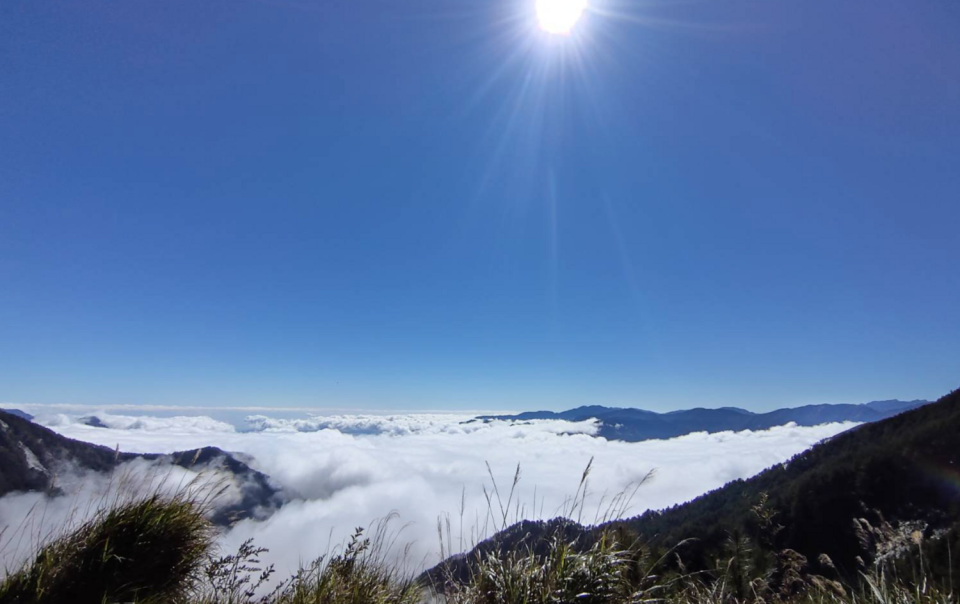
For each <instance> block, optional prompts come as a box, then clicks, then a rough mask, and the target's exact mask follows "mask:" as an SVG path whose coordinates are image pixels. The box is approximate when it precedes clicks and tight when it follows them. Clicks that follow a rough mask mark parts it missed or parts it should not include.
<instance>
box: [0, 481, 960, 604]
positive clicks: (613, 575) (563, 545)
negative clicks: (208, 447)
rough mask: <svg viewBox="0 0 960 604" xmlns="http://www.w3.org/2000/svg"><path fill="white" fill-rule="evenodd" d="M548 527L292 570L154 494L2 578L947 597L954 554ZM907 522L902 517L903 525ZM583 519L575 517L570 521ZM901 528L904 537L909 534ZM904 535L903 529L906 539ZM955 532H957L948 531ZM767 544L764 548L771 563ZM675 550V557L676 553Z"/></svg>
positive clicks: (355, 593)
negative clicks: (431, 551) (451, 568)
mask: <svg viewBox="0 0 960 604" xmlns="http://www.w3.org/2000/svg"><path fill="white" fill-rule="evenodd" d="M754 513H755V517H756V520H757V522H758V523H759V524H760V525H761V526H763V527H764V529H765V530H766V531H767V532H768V534H769V535H770V536H771V537H773V536H774V535H775V533H776V532H777V529H778V525H776V523H775V517H776V514H775V512H773V511H771V510H769V509H768V508H767V507H766V504H765V501H760V502H758V503H757V505H755V506H754ZM548 524H549V525H550V526H552V527H553V528H552V529H551V531H550V533H549V536H548V537H547V539H546V540H537V541H536V543H534V542H521V543H520V544H514V545H513V546H511V549H506V548H503V547H500V548H497V547H494V548H492V549H487V550H484V551H483V553H478V552H479V550H477V552H475V553H473V554H471V555H470V556H472V559H471V560H469V562H470V564H469V565H468V568H469V569H470V570H469V572H468V573H467V575H466V576H465V577H462V578H455V577H453V576H452V575H446V576H445V575H444V574H443V572H442V570H443V568H444V567H440V569H441V572H439V573H434V574H425V575H423V576H421V577H420V578H417V577H415V576H413V574H412V573H410V572H407V571H404V570H401V568H402V567H399V566H396V565H394V564H392V563H391V562H390V561H389V560H388V551H389V549H390V547H391V544H392V541H391V537H390V533H389V532H388V531H387V522H382V523H380V524H378V525H377V526H376V527H375V528H374V530H373V532H372V534H371V535H369V536H368V535H366V534H365V533H364V531H362V530H359V529H358V530H357V531H356V532H355V534H354V535H353V538H352V539H351V540H350V542H349V543H348V544H347V545H346V546H345V547H344V548H343V549H342V550H341V551H339V552H338V553H336V554H334V555H332V556H330V557H329V558H326V559H324V558H321V559H319V560H316V561H314V562H313V563H312V564H310V565H308V566H307V567H305V568H303V569H301V570H300V571H299V572H298V573H296V574H295V575H294V576H292V577H289V578H287V579H286V580H274V579H276V578H275V577H274V576H273V575H274V571H273V568H272V567H270V566H267V567H264V566H263V565H261V564H260V561H259V560H260V556H261V555H262V554H263V553H264V550H262V549H259V548H257V547H255V546H254V545H253V544H252V543H249V542H248V543H245V544H243V545H242V546H241V547H240V549H239V551H237V552H236V553H234V554H230V555H217V553H216V548H215V546H214V542H213V539H212V536H213V532H212V528H211V526H210V525H209V524H208V522H207V521H206V520H205V510H204V505H203V503H202V502H199V501H197V500H196V499H192V498H190V497H188V496H184V495H174V496H172V497H161V496H159V495H154V496H150V497H147V498H144V499H140V500H137V501H128V502H122V503H119V504H118V505H116V506H114V507H112V508H111V509H107V510H103V511H101V512H99V513H97V514H96V515H95V516H94V518H92V519H91V520H90V521H88V522H86V523H84V524H83V525H82V526H80V527H79V528H78V529H76V530H74V531H73V532H70V533H68V534H65V535H63V536H61V537H60V538H58V539H55V540H53V541H52V542H50V543H48V544H47V545H45V546H44V547H42V548H41V549H40V550H39V551H38V552H37V553H36V555H35V556H34V557H33V558H32V559H31V560H30V561H29V562H28V563H27V564H25V565H24V566H23V567H22V568H21V569H19V570H18V571H17V572H13V573H11V574H9V575H8V576H7V577H6V579H4V580H3V582H2V583H0V602H2V603H4V604H6V603H11V604H12V603H17V604H27V603H30V604H47V603H50V604H53V603H59V602H76V603H87V602H89V603H92V604H93V603H96V604H104V603H112V602H118V603H119V602H138V603H142V604H153V603H160V602H170V603H174V604H176V603H183V604H307V603H312V604H341V603H343V604H362V603H363V604H365V603H369V604H415V603H417V602H438V603H445V604H552V603H558V604H559V603H564V602H570V603H574V602H583V603H587V604H593V603H600V602H613V603H623V604H626V603H641V602H643V603H655V602H663V603H664V604H739V603H757V604H760V603H797V604H800V603H811V604H812V603H818V604H819V603H836V604H841V603H842V604H859V603H865V604H866V603H872V604H900V603H903V604H906V603H918V604H919V603H922V604H927V603H929V604H948V603H952V602H955V601H956V596H955V594H954V592H953V573H952V568H951V567H952V556H951V555H950V550H949V549H948V550H947V556H948V558H950V559H949V560H948V561H946V566H944V565H939V566H940V567H943V568H946V570H947V572H946V574H945V575H943V574H940V573H938V572H936V571H934V570H933V568H935V567H937V566H938V565H936V564H931V559H930V558H929V556H930V555H931V553H933V554H934V555H939V554H936V552H938V551H940V550H939V549H938V545H940V544H942V542H941V541H940V539H942V538H944V537H946V535H944V536H942V537H941V538H940V539H934V540H932V541H930V542H927V541H926V540H924V538H923V537H922V532H921V531H914V532H904V531H903V530H897V528H895V527H889V526H888V527H884V530H882V531H879V532H875V535H874V536H875V537H876V535H880V536H881V538H882V539H885V541H884V540H878V541H874V542H872V543H870V547H871V548H872V550H871V551H869V552H867V551H865V552H864V554H865V558H864V560H867V559H870V560H871V561H870V562H866V561H864V563H863V566H862V568H861V569H860V571H859V572H858V574H857V578H856V580H855V581H846V580H843V579H841V578H840V574H839V573H838V572H837V570H836V569H835V568H834V567H833V564H832V562H831V561H830V560H829V558H827V557H826V556H823V557H821V559H819V560H817V561H815V562H813V563H811V561H808V560H807V559H806V558H805V557H803V556H802V555H800V554H799V553H797V552H796V551H793V550H781V551H777V552H773V551H771V550H769V549H768V548H767V547H766V546H765V545H764V544H763V543H754V542H751V541H750V540H749V539H746V538H741V539H735V538H733V537H730V538H729V539H728V543H727V550H726V555H725V556H724V557H722V558H720V559H718V560H716V564H715V566H714V567H713V568H712V569H709V570H708V571H696V572H695V571H688V570H686V569H685V567H684V565H683V561H682V559H683V556H682V552H683V549H684V546H685V544H684V543H679V544H677V545H676V547H674V548H673V549H672V550H671V551H670V552H669V553H668V554H667V555H664V556H660V557H659V558H656V559H655V558H653V557H652V556H651V550H650V549H649V548H647V547H645V546H644V545H643V544H641V543H639V542H638V541H636V540H633V541H630V542H626V541H625V540H624V538H625V537H624V535H623V534H617V533H616V532H614V531H610V532H606V533H603V535H602V536H601V537H600V538H599V539H595V540H593V542H592V543H591V544H590V545H589V546H587V545H585V543H583V542H582V541H581V539H582V538H584V536H585V535H587V533H582V532H580V533H579V536H577V537H573V538H571V537H570V535H571V531H569V530H568V529H569V528H570V527H571V526H574V523H572V522H569V521H568V522H563V521H557V522H552V523H548ZM899 528H901V529H902V528H904V527H899ZM574 533H577V531H574ZM904 535H905V537H906V539H905V541H904V540H903V539H902V537H903V536H904ZM898 539H899V541H898ZM946 543H947V544H949V541H947V542H946ZM758 556H761V557H767V558H768V560H767V562H768V564H766V565H764V568H763V569H761V567H760V566H758V565H757V564H756V563H755V560H757V559H758ZM668 562H669V563H668Z"/></svg>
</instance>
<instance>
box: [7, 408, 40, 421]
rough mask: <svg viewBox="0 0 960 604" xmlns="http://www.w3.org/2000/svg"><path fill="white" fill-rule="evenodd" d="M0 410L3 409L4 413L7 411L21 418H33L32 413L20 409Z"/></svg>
mask: <svg viewBox="0 0 960 604" xmlns="http://www.w3.org/2000/svg"><path fill="white" fill-rule="evenodd" d="M0 411H4V412H6V413H9V414H10V415H16V416H17V417H22V418H23V419H28V420H32V419H33V416H32V415H30V414H29V413H27V412H26V411H21V410H19V409H0Z"/></svg>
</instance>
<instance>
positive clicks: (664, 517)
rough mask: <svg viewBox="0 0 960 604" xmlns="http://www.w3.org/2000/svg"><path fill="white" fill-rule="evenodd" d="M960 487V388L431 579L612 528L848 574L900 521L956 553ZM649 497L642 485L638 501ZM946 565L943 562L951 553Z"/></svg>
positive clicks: (512, 537) (499, 538)
mask: <svg viewBox="0 0 960 604" xmlns="http://www.w3.org/2000/svg"><path fill="white" fill-rule="evenodd" d="M879 406H880V407H884V406H886V404H885V403H881V404H880V405H879ZM891 407H892V405H891ZM888 409H889V407H888ZM592 412H593V411H591V413H592ZM958 485H960V390H956V391H954V392H952V393H950V394H948V395H946V396H944V397H942V398H941V399H939V400H938V401H936V402H935V403H931V404H927V405H923V406H921V407H919V408H916V409H913V410H910V411H907V412H904V413H901V414H898V415H896V416H894V417H890V418H888V419H885V420H882V421H877V422H875V423H870V424H867V425H864V426H860V427H858V428H856V429H854V430H849V431H847V432H844V433H842V434H839V435H837V436H835V437H833V438H831V439H828V440H826V441H824V442H822V443H820V444H818V445H816V446H814V447H813V448H811V449H809V450H808V451H805V452H803V453H801V454H799V455H797V456H795V457H794V458H792V459H791V460H789V461H788V462H786V463H783V464H779V465H776V466H774V467H772V468H769V469H767V470H765V471H763V472H762V473H760V474H759V475H757V476H755V477H753V478H750V479H747V480H736V481H733V482H731V483H728V484H727V485H726V486H724V487H722V488H720V489H717V490H715V491H711V492H709V493H707V494H705V495H703V496H701V497H698V498H697V499H694V500H693V501H690V502H688V503H685V504H682V505H677V506H674V507H671V508H668V509H665V510H659V511H650V512H647V513H645V514H643V515H641V516H637V517H634V518H628V519H624V520H620V521H616V522H612V523H608V524H605V525H602V526H598V527H583V526H580V525H577V524H575V523H572V522H569V521H564V520H561V519H557V520H552V521H549V522H523V523H520V524H517V525H514V526H512V527H510V528H508V529H507V530H505V531H503V532H501V533H500V534H498V535H496V536H495V537H493V538H492V539H489V540H487V541H485V542H483V543H481V544H480V545H479V546H478V547H477V548H476V549H475V550H474V551H473V552H471V554H470V555H467V556H463V557H458V558H454V559H451V560H448V561H447V562H445V563H444V565H440V566H438V567H436V568H434V569H431V570H430V571H428V573H426V574H427V576H428V577H431V578H432V579H434V580H438V579H439V577H441V575H442V574H443V573H444V572H446V573H447V574H448V576H454V577H459V578H464V577H466V576H467V572H468V570H467V567H466V565H467V561H468V560H474V559H476V556H477V555H478V554H482V553H484V552H492V551H517V550H518V548H520V546H521V545H523V546H525V547H532V548H533V549H534V551H538V550H539V549H540V548H541V545H542V542H543V540H544V538H545V537H548V536H553V535H555V534H557V532H558V531H560V532H561V534H562V535H563V537H564V538H565V539H568V540H573V539H576V540H577V542H578V547H582V548H585V547H589V546H590V545H591V544H592V543H594V542H595V539H596V537H597V536H599V535H600V534H602V533H603V532H604V531H611V530H612V531H615V532H616V533H617V534H619V535H620V536H621V539H623V540H625V541H629V542H634V543H639V544H642V547H643V548H644V549H645V550H647V551H648V552H650V553H652V554H654V556H655V557H656V555H657V554H662V553H664V552H666V551H667V550H669V549H670V548H672V547H673V546H675V545H677V544H679V543H681V542H683V541H684V540H690V541H688V542H687V543H685V544H684V545H683V546H682V547H681V548H680V549H679V550H678V551H677V552H676V553H677V555H678V556H679V559H682V561H683V564H684V565H685V568H687V569H689V570H702V569H711V568H715V565H716V560H718V559H720V558H721V557H723V556H724V555H725V554H726V553H727V548H728V547H729V543H730V538H731V537H735V538H742V537H746V538H747V539H749V540H750V542H751V543H752V544H753V546H754V547H756V549H755V550H754V552H753V554H752V555H753V556H754V557H755V560H754V561H753V562H754V564H756V565H758V566H762V565H763V564H764V557H765V556H767V555H768V554H769V553H770V552H772V551H780V550H783V549H790V550H795V551H797V552H799V553H800V554H802V555H803V556H805V557H806V558H807V559H809V560H816V559H817V558H818V557H819V556H820V554H827V555H828V556H829V557H830V558H831V559H832V560H833V562H834V564H835V565H836V567H837V572H839V573H841V574H842V575H845V576H851V575H854V574H856V572H857V570H858V568H860V563H859V562H858V559H857V558H858V556H859V557H860V559H861V560H862V559H867V560H869V558H870V556H871V555H872V554H873V553H875V552H872V551H871V548H873V547H874V546H875V545H876V544H877V541H878V540H882V539H884V538H889V537H891V534H890V533H891V531H892V529H895V528H896V527H897V526H898V525H900V524H902V523H910V524H903V526H910V527H912V528H911V531H912V530H914V529H919V530H921V532H922V534H923V535H924V536H925V537H927V538H929V537H930V536H933V535H942V534H944V533H945V532H946V533H948V534H949V537H948V538H947V539H946V540H944V539H941V540H940V541H939V542H938V543H939V545H937V547H944V546H945V545H944V544H945V543H947V541H949V542H951V543H952V547H953V548H955V549H956V548H957V547H958V546H960V541H958V539H960V537H958V532H957V530H956V529H957V527H958V526H960V525H958V521H960V498H958V497H957V494H958V490H960V489H958ZM764 496H766V497H768V499H767V501H766V504H765V509H766V510H768V511H770V512H772V513H774V514H775V516H774V517H773V523H772V526H773V527H776V526H780V527H782V528H781V529H777V528H773V529H772V530H771V527H766V528H764V527H761V526H760V523H759V522H758V517H757V514H756V513H755V512H754V506H756V505H758V504H759V503H760V502H761V501H762V499H763V497H764ZM642 497H643V493H642V489H641V491H640V493H638V498H639V501H640V504H642ZM855 519H856V520H858V521H859V526H858V525H855V522H854V521H855ZM863 521H866V522H863ZM884 533H886V534H884ZM761 546H762V547H761ZM956 551H960V549H956ZM670 559H671V560H674V561H676V558H670ZM937 560H938V561H939V562H938V564H942V565H943V566H945V561H946V560H947V556H946V555H945V554H944V555H943V556H939V557H937ZM443 566H446V568H447V570H446V571H442V570H441V569H442V567H443Z"/></svg>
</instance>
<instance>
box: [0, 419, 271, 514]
mask: <svg viewBox="0 0 960 604" xmlns="http://www.w3.org/2000/svg"><path fill="white" fill-rule="evenodd" d="M135 459H144V460H147V461H153V462H155V463H158V464H175V465H178V466H180V467H183V468H190V469H192V470H196V471H199V472H202V471H206V472H216V473H219V474H221V475H223V476H224V477H225V478H228V479H230V480H232V481H233V482H234V483H235V484H236V485H238V489H239V497H238V498H237V500H236V501H233V502H231V503H225V504H224V505H221V506H219V507H217V508H216V510H215V512H214V515H213V517H212V520H213V522H214V523H216V524H220V525H227V524H230V523H232V522H235V521H236V520H239V519H243V518H248V517H251V516H256V515H258V514H261V513H263V512H264V511H269V510H271V509H273V508H276V507H278V506H279V505H280V504H281V503H282V494H281V493H280V491H279V490H278V489H277V488H275V487H274V486H272V485H271V484H270V481H269V478H268V477H267V476H266V475H264V474H263V473H261V472H258V471H256V470H254V469H253V468H251V467H250V466H249V465H247V464H246V463H244V462H243V461H241V460H240V459H238V457H237V456H236V455H234V454H231V453H227V452H225V451H222V450H221V449H218V448H217V447H204V448H202V449H191V450H187V451H178V452H176V453H173V454H170V455H161V454H137V453H124V452H120V451H115V450H113V449H109V448H107V447H103V446H100V445H94V444H91V443H86V442H82V441H79V440H74V439H71V438H67V437H65V436H61V435H60V434H57V433H56V432H54V431H53V430H50V429H48V428H45V427H43V426H40V425H37V424H35V423H33V422H31V421H30V420H28V419H25V418H24V417H21V416H20V415H15V414H12V413H9V412H7V411H3V410H0V497H2V496H4V495H7V494H8V493H12V492H14V491H46V492H48V493H50V494H51V495H60V494H62V493H61V489H60V488H59V486H58V482H57V476H58V475H59V474H61V473H64V472H75V471H77V470H78V469H79V470H88V471H94V472H101V473H109V472H113V471H115V470H116V469H117V468H118V467H120V465H121V464H123V463H125V462H129V461H133V460H135Z"/></svg>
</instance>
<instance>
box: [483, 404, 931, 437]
mask: <svg viewBox="0 0 960 604" xmlns="http://www.w3.org/2000/svg"><path fill="white" fill-rule="evenodd" d="M927 404H929V401H926V400H919V399H918V400H913V401H900V400H897V399H891V400H886V401H871V402H869V403H863V404H860V405H853V404H816V405H803V406H800V407H786V408H782V409H775V410H773V411H767V412H764V413H755V412H753V411H748V410H746V409H740V408H738V407H720V408H716V409H710V408H706V407H695V408H693V409H680V410H677V411H668V412H665V413H657V412H655V411H648V410H646V409H634V408H622V407H604V406H601V405H589V406H582V407H576V408H574V409H568V410H567V411H525V412H522V413H517V414H514V415H480V416H477V417H475V418H473V419H472V420H469V421H470V422H473V421H482V422H489V421H520V422H522V421H532V420H543V419H559V420H567V421H575V422H577V421H587V420H596V421H597V422H598V431H597V433H596V436H598V437H603V438H606V439H607V440H622V441H626V442H638V441H643V440H652V439H662V438H675V437H677V436H683V435H685V434H690V433H693V432H709V433H712V432H725V431H730V430H732V431H737V432H739V431H743V430H766V429H769V428H773V427H775V426H782V425H785V424H788V423H791V422H792V423H795V424H797V425H798V426H816V425H819V424H826V423H835V422H847V421H851V422H860V423H870V422H875V421H880V420H883V419H887V418H889V417H893V416H894V415H897V414H899V413H903V412H904V411H909V410H911V409H916V408H918V407H922V406H923V405H927Z"/></svg>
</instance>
